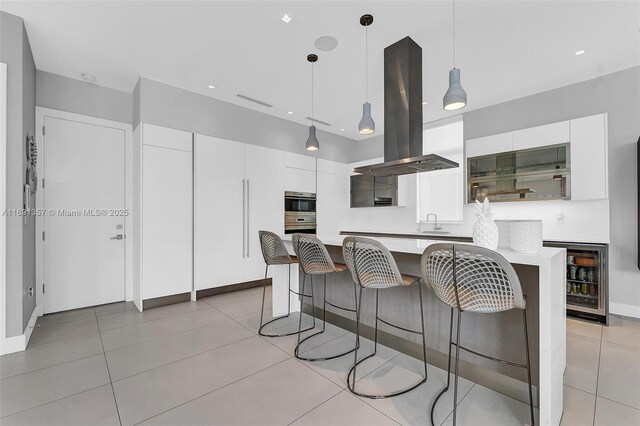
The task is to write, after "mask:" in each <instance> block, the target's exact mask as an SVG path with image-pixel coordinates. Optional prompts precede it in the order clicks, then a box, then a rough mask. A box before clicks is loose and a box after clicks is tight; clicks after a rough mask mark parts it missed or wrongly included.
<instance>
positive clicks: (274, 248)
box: [258, 231, 316, 337]
mask: <svg viewBox="0 0 640 426" xmlns="http://www.w3.org/2000/svg"><path fill="white" fill-rule="evenodd" d="M258 236H259V238H260V249H261V250H262V257H264V263H266V265H267V266H266V268H265V271H264V279H265V283H264V284H262V308H261V309H260V328H258V334H259V335H261V336H266V337H283V336H292V335H294V334H296V333H299V332H300V331H292V332H290V333H282V334H269V333H265V332H263V331H262V329H263V328H264V327H265V326H267V325H268V324H271V323H273V322H274V321H277V320H280V319H283V318H287V317H289V315H291V293H294V294H296V295H298V296H299V297H300V321H301V322H302V301H303V298H304V297H305V296H306V297H311V301H312V303H313V293H312V294H311V296H307V295H305V294H304V292H301V293H298V292H295V291H293V290H292V289H291V265H292V264H293V263H298V259H297V258H296V257H295V256H293V257H292V256H291V255H289V252H288V251H287V248H286V247H285V246H284V243H283V242H282V240H281V239H280V237H278V236H277V235H276V234H274V233H273V232H269V231H258ZM269 265H289V291H288V292H287V314H286V315H281V316H279V317H276V318H273V319H271V320H269V321H267V322H265V323H263V322H262V321H263V317H264V299H265V294H266V292H267V284H266V279H267V274H268V272H269ZM312 318H313V325H312V326H311V327H308V328H305V329H304V330H302V331H308V330H311V329H313V328H315V326H316V318H315V316H312Z"/></svg>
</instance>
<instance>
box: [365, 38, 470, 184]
mask: <svg viewBox="0 0 640 426" xmlns="http://www.w3.org/2000/svg"><path fill="white" fill-rule="evenodd" d="M454 167H458V163H456V162H455V161H451V160H448V159H446V158H443V157H440V156H439V155H435V154H428V155H423V153H422V48H421V47H420V46H418V45H417V44H416V42H415V41H413V40H412V39H411V38H410V37H405V38H403V39H402V40H400V41H398V42H396V43H394V44H392V45H391V46H388V47H387V48H385V49H384V163H380V164H374V165H370V166H363V167H358V168H356V169H354V170H353V171H354V172H356V173H362V174H366V175H372V176H396V175H407V174H411V173H421V172H430V171H433V170H443V169H450V168H454Z"/></svg>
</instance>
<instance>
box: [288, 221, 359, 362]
mask: <svg viewBox="0 0 640 426" xmlns="http://www.w3.org/2000/svg"><path fill="white" fill-rule="evenodd" d="M292 241H293V250H294V251H295V253H296V256H297V257H298V260H299V262H300V267H301V268H302V272H303V275H302V290H301V291H300V292H301V293H303V294H304V292H305V282H306V279H307V275H309V279H310V280H311V293H312V294H313V290H314V288H313V276H314V275H322V276H323V280H324V282H323V292H324V297H323V302H322V304H323V306H322V307H323V311H322V330H321V331H318V332H316V333H314V334H312V335H310V336H307V337H305V338H304V339H302V340H300V333H301V332H302V330H301V327H302V316H300V319H299V320H298V321H299V322H298V344H297V345H296V348H295V351H294V355H295V357H296V358H298V359H302V360H305V361H326V360H329V359H334V358H338V357H341V356H343V355H347V354H349V353H351V352H353V351H355V350H356V349H355V347H354V348H352V349H349V350H348V351H346V352H342V353H339V354H337V355H329V356H325V357H302V356H300V353H299V351H300V344H301V343H302V342H304V341H306V340H308V339H310V338H312V337H314V336H317V335H319V334H322V333H324V331H325V325H326V317H327V305H329V306H333V307H334V308H337V309H341V310H343V311H348V312H353V313H355V312H356V310H355V308H354V309H351V308H346V307H344V306H340V305H337V304H336V303H333V302H329V301H327V274H330V273H332V272H344V271H346V270H347V265H345V264H344V263H335V262H334V261H333V260H332V259H331V256H329V252H328V251H327V248H326V247H325V246H324V244H322V241H320V240H319V239H318V238H316V237H315V236H313V235H310V234H293V237H292ZM354 297H355V288H354Z"/></svg>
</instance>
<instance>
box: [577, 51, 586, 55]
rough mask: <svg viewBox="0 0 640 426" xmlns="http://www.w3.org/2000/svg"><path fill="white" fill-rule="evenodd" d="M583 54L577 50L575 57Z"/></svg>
mask: <svg viewBox="0 0 640 426" xmlns="http://www.w3.org/2000/svg"><path fill="white" fill-rule="evenodd" d="M583 53H584V50H578V51H577V52H576V56H577V55H582V54H583Z"/></svg>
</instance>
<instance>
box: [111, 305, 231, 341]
mask: <svg viewBox="0 0 640 426" xmlns="http://www.w3.org/2000/svg"><path fill="white" fill-rule="evenodd" d="M228 319H229V317H227V316H226V315H224V314H222V313H220V312H219V311H218V310H217V309H200V310H198V311H195V312H188V313H186V314H180V315H176V316H173V317H169V318H162V319H158V320H155V321H146V322H141V323H137V324H134V325H129V326H125V327H119V328H114V329H111V330H106V331H103V332H102V341H103V343H104V350H105V351H112V350H114V349H118V348H123V347H125V346H130V345H134V344H136V343H142V342H146V341H149V340H153V339H158V338H160V337H165V336H169V335H171V334H175V333H180V332H182V331H187V330H192V329H195V328H198V327H202V326H205V325H208V324H215V323H218V322H220V321H224V320H228Z"/></svg>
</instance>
